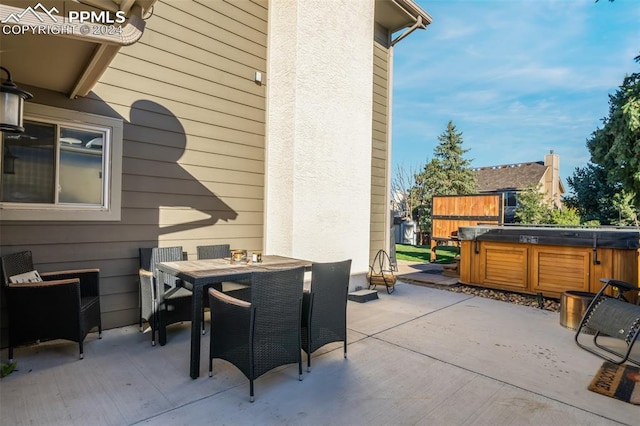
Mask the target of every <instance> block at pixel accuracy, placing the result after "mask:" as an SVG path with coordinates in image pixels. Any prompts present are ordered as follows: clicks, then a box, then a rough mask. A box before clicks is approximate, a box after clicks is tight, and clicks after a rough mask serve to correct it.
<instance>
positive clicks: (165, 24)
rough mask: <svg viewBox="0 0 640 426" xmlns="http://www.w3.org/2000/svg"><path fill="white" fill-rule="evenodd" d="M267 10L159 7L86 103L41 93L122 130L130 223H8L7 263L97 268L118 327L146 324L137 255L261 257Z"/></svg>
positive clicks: (105, 310) (107, 322) (1, 225)
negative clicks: (213, 252)
mask: <svg viewBox="0 0 640 426" xmlns="http://www.w3.org/2000/svg"><path fill="white" fill-rule="evenodd" d="M267 4H268V1H266V0H264V1H263V0H259V1H258V0H256V1H249V0H243V1H239V2H236V1H222V0H216V1H204V0H202V1H175V2H174V1H171V2H168V1H159V2H157V3H156V5H155V7H154V14H153V16H152V17H151V18H150V19H148V20H147V23H146V24H147V26H146V29H145V33H144V35H143V37H142V39H141V40H140V41H139V42H138V43H136V44H134V45H132V46H128V47H124V48H123V49H121V51H120V53H119V54H118V55H117V56H116V58H115V59H114V61H113V62H112V64H111V66H110V67H109V68H108V69H107V70H106V72H105V73H104V74H103V76H102V77H101V79H100V81H99V82H98V83H97V84H96V86H95V87H94V90H93V92H92V93H90V94H89V95H88V96H87V97H85V98H81V99H77V100H69V99H68V98H65V96H64V95H62V94H56V93H53V92H47V91H42V90H38V91H37V93H35V94H36V97H35V99H34V100H37V102H39V103H44V104H48V105H52V106H58V107H63V108H67V109H71V110H77V111H83V112H91V113H95V114H101V115H108V116H113V117H121V118H122V119H123V120H124V123H125V125H124V140H123V152H124V154H123V161H122V163H123V164H122V169H123V176H122V220H121V221H120V222H100V223H96V222H0V231H1V235H2V247H1V248H0V250H1V253H2V254H6V253H13V252H17V251H21V250H27V249H28V250H32V251H33V253H34V260H35V262H36V267H37V268H38V269H40V270H42V271H51V270H60V269H70V268H88V267H99V268H100V270H101V273H100V276H101V289H100V291H101V306H102V318H103V324H104V326H105V327H106V328H110V327H117V326H122V325H126V324H131V323H135V322H137V321H138V284H137V271H138V264H139V261H138V248H139V247H152V246H157V245H161V246H170V245H180V246H182V247H183V251H185V252H186V253H187V254H188V256H189V258H192V259H194V258H195V257H196V255H195V253H196V246H197V245H205V244H222V243H228V244H231V245H232V246H233V247H238V248H245V249H248V250H256V249H262V246H263V240H262V236H263V228H264V223H263V213H264V135H265V105H266V103H265V87H264V86H259V85H257V84H255V83H254V81H253V76H254V72H255V71H261V72H264V71H265V70H266V58H267V50H266V40H267V26H268V22H267V15H268V10H267ZM1 314H2V317H1V318H6V313H5V312H2V313H1ZM4 324H5V323H3V327H4ZM4 331H6V330H3V334H5V333H4Z"/></svg>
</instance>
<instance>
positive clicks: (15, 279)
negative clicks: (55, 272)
mask: <svg viewBox="0 0 640 426" xmlns="http://www.w3.org/2000/svg"><path fill="white" fill-rule="evenodd" d="M9 282H10V283H12V284H24V283H40V282H42V278H41V277H40V274H39V273H38V271H36V270H35V269H34V270H33V271H29V272H24V273H22V274H17V275H13V276H11V277H9Z"/></svg>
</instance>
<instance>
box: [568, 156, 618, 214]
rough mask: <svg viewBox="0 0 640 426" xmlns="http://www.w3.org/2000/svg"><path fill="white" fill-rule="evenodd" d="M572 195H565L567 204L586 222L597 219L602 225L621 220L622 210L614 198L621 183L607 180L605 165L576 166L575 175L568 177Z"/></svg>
mask: <svg viewBox="0 0 640 426" xmlns="http://www.w3.org/2000/svg"><path fill="white" fill-rule="evenodd" d="M567 184H568V185H569V187H570V188H571V192H572V193H573V194H572V195H567V196H566V197H564V199H563V202H564V204H565V206H567V207H569V208H574V209H576V210H577V211H578V213H579V214H580V217H581V218H582V220H583V221H585V222H594V221H597V222H598V223H600V224H601V225H613V224H616V223H618V222H619V220H620V211H619V210H618V209H617V208H616V207H615V206H614V204H613V203H612V200H613V198H614V196H615V195H616V194H617V193H618V192H620V191H621V190H622V189H621V185H620V184H617V185H612V184H610V183H608V182H607V171H606V170H605V169H604V167H602V166H600V165H597V164H593V163H589V164H587V165H586V166H585V167H576V169H575V170H574V172H573V175H571V176H569V177H568V178H567Z"/></svg>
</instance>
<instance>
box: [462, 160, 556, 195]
mask: <svg viewBox="0 0 640 426" xmlns="http://www.w3.org/2000/svg"><path fill="white" fill-rule="evenodd" d="M546 170H547V166H545V165H544V163H543V162H542V161H538V162H532V163H518V164H506V165H502V166H490V167H480V168H477V169H474V170H473V171H474V173H475V175H476V180H477V186H476V188H477V190H478V192H493V191H506V190H518V189H524V188H527V187H530V186H533V187H535V186H536V185H538V184H539V183H540V181H541V179H542V177H543V176H544V173H545V171H546Z"/></svg>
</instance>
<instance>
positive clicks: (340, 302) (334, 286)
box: [302, 259, 351, 371]
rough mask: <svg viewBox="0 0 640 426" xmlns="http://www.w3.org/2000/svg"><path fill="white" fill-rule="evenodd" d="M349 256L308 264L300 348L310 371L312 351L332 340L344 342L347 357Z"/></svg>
mask: <svg viewBox="0 0 640 426" xmlns="http://www.w3.org/2000/svg"><path fill="white" fill-rule="evenodd" d="M350 273H351V259H349V260H345V261H342V262H334V263H314V264H313V265H312V266H311V291H310V292H309V293H305V294H304V298H303V303H302V349H303V350H304V352H305V353H306V354H307V371H311V354H312V353H313V352H315V351H316V350H317V349H319V348H321V347H322V346H324V345H326V344H328V343H331V342H339V341H343V342H344V357H345V358H346V357H347V293H348V292H349V276H350Z"/></svg>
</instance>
